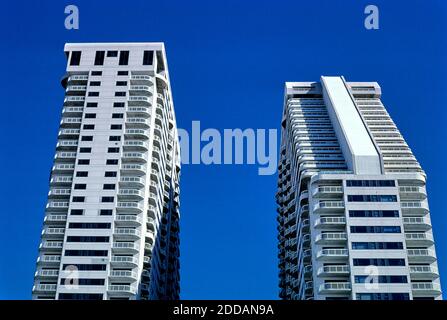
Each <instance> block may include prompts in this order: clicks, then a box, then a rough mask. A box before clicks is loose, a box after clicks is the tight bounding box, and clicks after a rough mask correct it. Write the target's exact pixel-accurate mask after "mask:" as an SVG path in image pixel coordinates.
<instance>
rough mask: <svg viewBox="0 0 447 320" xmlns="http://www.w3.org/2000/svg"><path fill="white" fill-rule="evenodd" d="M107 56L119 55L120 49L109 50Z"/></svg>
mask: <svg viewBox="0 0 447 320" xmlns="http://www.w3.org/2000/svg"><path fill="white" fill-rule="evenodd" d="M107 57H110V58H112V57H118V51H115V50H112V51H107Z"/></svg>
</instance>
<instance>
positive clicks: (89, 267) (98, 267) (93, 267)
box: [62, 264, 107, 271]
mask: <svg viewBox="0 0 447 320" xmlns="http://www.w3.org/2000/svg"><path fill="white" fill-rule="evenodd" d="M71 266H75V267H76V268H77V269H78V270H79V271H105V270H106V267H107V266H106V265H105V264H64V265H63V266H62V269H63V270H65V269H67V268H68V267H71Z"/></svg>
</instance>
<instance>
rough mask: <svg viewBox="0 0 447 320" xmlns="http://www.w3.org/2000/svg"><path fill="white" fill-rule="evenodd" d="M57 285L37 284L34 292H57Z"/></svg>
mask: <svg viewBox="0 0 447 320" xmlns="http://www.w3.org/2000/svg"><path fill="white" fill-rule="evenodd" d="M56 287H57V284H49V283H45V284H37V285H35V286H33V291H56Z"/></svg>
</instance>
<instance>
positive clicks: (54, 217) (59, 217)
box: [43, 214, 67, 225]
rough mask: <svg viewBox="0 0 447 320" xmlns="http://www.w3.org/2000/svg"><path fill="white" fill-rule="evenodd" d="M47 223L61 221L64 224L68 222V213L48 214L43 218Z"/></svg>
mask: <svg viewBox="0 0 447 320" xmlns="http://www.w3.org/2000/svg"><path fill="white" fill-rule="evenodd" d="M43 221H44V222H45V223H49V222H51V223H60V224H64V225H65V223H66V222H67V215H66V214H47V215H46V216H45V218H44V220H43Z"/></svg>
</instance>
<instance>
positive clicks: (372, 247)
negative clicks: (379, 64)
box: [276, 76, 442, 300]
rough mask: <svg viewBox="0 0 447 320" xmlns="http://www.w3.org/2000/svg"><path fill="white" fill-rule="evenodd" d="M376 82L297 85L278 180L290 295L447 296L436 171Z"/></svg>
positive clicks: (330, 80) (283, 283) (286, 117)
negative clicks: (438, 248) (432, 206)
mask: <svg viewBox="0 0 447 320" xmlns="http://www.w3.org/2000/svg"><path fill="white" fill-rule="evenodd" d="M380 98H381V89H380V87H379V85H378V84H377V83H376V82H346V81H345V79H344V78H343V77H325V76H323V77H321V80H320V82H288V83H286V88H285V98H284V109H283V118H282V137H281V139H282V143H281V149H280V162H279V167H278V169H279V177H278V192H277V196H276V199H277V203H278V240H279V246H278V248H279V270H280V284H279V286H280V297H281V298H282V299H302V300H304V299H307V300H311V299H315V300H335V299H353V300H408V299H415V300H416V299H441V298H442V296H441V287H440V280H439V272H438V268H437V259H436V254H435V247H434V240H433V233H432V227H431V221H430V212H429V207H428V202H427V192H426V188H425V183H426V175H425V173H424V171H423V170H422V169H421V167H420V165H419V163H418V162H417V160H416V159H415V157H414V156H413V153H412V151H411V150H410V148H409V147H408V145H407V144H406V142H405V140H404V139H403V137H402V135H401V134H400V132H399V130H398V129H397V127H396V125H395V124H394V122H393V121H392V120H391V118H390V116H389V114H388V113H387V111H386V110H385V108H384V106H383V104H382V102H381V100H380Z"/></svg>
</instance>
